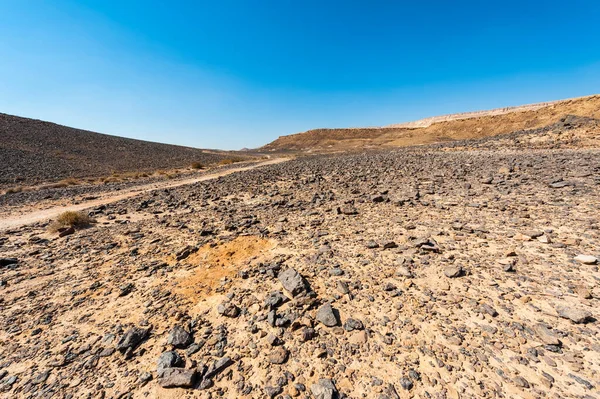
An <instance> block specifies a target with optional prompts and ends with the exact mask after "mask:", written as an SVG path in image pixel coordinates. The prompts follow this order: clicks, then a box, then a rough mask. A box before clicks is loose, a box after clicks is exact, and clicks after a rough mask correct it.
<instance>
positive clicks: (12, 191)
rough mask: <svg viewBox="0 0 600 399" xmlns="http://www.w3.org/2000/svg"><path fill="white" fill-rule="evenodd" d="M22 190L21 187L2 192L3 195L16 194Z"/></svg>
mask: <svg viewBox="0 0 600 399" xmlns="http://www.w3.org/2000/svg"><path fill="white" fill-rule="evenodd" d="M23 190H24V188H23V187H21V186H16V187H10V188H9V189H8V190H6V191H5V192H4V194H16V193H20V192H22V191H23Z"/></svg>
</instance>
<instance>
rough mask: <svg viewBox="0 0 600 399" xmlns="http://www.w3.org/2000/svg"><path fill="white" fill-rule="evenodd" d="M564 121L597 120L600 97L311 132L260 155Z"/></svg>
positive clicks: (455, 136)
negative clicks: (569, 117) (573, 117)
mask: <svg viewBox="0 0 600 399" xmlns="http://www.w3.org/2000/svg"><path fill="white" fill-rule="evenodd" d="M566 115H577V116H586V117H592V118H600V95H592V96H587V97H580V98H573V99H567V100H559V101H552V102H544V103H538V104H530V105H522V106H516V107H506V108H499V109H494V110H490V111H476V112H466V113H460V114H452V115H443V116H437V117H431V118H426V119H421V120H418V121H414V122H408V123H400V124H394V125H390V126H385V127H369V128H339V129H314V130H309V131H307V132H303V133H297V134H292V135H289V136H281V137H279V138H278V139H277V140H275V141H273V142H272V143H269V144H267V145H265V146H264V147H262V148H261V150H263V151H291V152H330V151H346V150H361V149H368V148H380V147H405V146H411V145H421V144H430V143H436V142H445V141H452V140H463V139H476V138H483V137H490V136H496V135H499V134H505V133H510V132H514V131H518V130H523V129H534V128H540V127H544V126H547V125H551V124H553V123H555V122H557V121H559V120H560V119H561V118H563V117H565V116H566Z"/></svg>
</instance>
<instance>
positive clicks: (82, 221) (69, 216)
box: [50, 211, 94, 231]
mask: <svg viewBox="0 0 600 399" xmlns="http://www.w3.org/2000/svg"><path fill="white" fill-rule="evenodd" d="M93 221H94V220H93V219H92V218H91V217H89V216H88V215H86V214H85V213H83V212H73V211H67V212H63V213H61V214H60V215H58V217H57V218H56V220H55V221H54V222H53V223H52V224H51V225H50V230H52V231H57V230H58V229H60V228H62V227H76V228H83V227H87V226H89V225H90V224H91V223H92V222H93Z"/></svg>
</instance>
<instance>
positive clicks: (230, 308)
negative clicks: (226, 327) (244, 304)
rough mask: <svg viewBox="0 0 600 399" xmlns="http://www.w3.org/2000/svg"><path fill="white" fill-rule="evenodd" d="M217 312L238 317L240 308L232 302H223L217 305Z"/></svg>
mask: <svg viewBox="0 0 600 399" xmlns="http://www.w3.org/2000/svg"><path fill="white" fill-rule="evenodd" d="M217 312H218V313H219V314H220V315H223V316H225V317H232V318H233V317H238V316H239V314H240V308H238V307H237V306H236V305H234V304H233V303H231V302H222V303H220V304H219V305H218V306H217Z"/></svg>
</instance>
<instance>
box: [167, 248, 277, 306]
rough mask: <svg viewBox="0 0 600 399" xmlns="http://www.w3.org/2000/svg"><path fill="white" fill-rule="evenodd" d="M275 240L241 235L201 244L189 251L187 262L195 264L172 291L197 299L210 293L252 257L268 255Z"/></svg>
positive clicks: (261, 257) (258, 258) (257, 257)
mask: <svg viewBox="0 0 600 399" xmlns="http://www.w3.org/2000/svg"><path fill="white" fill-rule="evenodd" d="M275 246H276V242H275V241H274V240H267V239H264V238H260V237H256V236H241V237H237V238H236V239H234V240H232V241H228V242H224V243H220V244H217V245H214V244H213V245H210V244H207V245H204V246H203V247H202V248H200V249H199V250H198V252H196V253H194V254H192V255H191V256H190V257H189V258H188V259H186V262H187V263H190V264H192V265H194V264H197V265H198V267H197V268H195V269H194V270H192V271H191V272H190V274H189V275H187V276H185V277H182V278H181V279H180V280H179V281H178V284H177V285H178V287H177V288H176V289H175V292H176V293H178V294H180V295H183V296H184V297H187V298H194V299H196V300H197V299H198V298H200V297H203V296H206V295H210V294H211V293H213V292H214V290H215V289H216V288H218V287H219V286H220V285H221V281H222V280H223V279H224V278H226V277H232V276H234V275H235V274H236V273H237V272H238V271H239V270H240V268H242V267H243V266H244V265H246V264H248V263H249V262H251V261H252V260H257V261H258V260H260V259H264V258H267V257H268V256H269V254H270V253H271V251H272V250H273V248H275Z"/></svg>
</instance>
